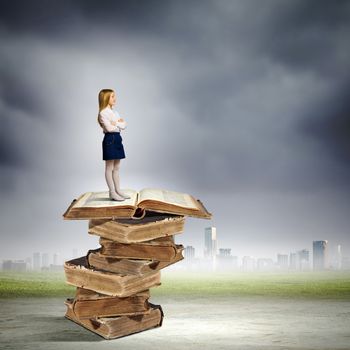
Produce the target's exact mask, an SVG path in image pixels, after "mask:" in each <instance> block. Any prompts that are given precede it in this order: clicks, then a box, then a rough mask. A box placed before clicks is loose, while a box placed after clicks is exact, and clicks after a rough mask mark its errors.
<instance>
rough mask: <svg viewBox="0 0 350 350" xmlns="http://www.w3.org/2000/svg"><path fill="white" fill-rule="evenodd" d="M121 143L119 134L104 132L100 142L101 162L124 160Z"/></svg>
mask: <svg viewBox="0 0 350 350" xmlns="http://www.w3.org/2000/svg"><path fill="white" fill-rule="evenodd" d="M122 141H123V139H122V137H121V135H120V133H119V132H106V133H105V136H104V138H103V141H102V153H103V160H111V159H123V158H125V152H124V147H123V143H122Z"/></svg>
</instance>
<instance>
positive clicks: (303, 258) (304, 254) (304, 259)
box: [298, 249, 310, 271]
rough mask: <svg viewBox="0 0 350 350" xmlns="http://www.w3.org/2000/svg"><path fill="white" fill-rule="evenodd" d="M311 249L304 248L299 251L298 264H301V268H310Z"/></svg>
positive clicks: (303, 269)
mask: <svg viewBox="0 0 350 350" xmlns="http://www.w3.org/2000/svg"><path fill="white" fill-rule="evenodd" d="M309 255H310V254H309V250H308V249H303V250H299V251H298V265H299V270H301V271H305V270H309V269H310V264H309Z"/></svg>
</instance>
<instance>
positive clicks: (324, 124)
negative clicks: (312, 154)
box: [299, 79, 350, 175]
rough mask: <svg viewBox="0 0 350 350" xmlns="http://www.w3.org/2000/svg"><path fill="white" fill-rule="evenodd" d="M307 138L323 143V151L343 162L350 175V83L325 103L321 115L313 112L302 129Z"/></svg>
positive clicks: (320, 109) (329, 97)
mask: <svg viewBox="0 0 350 350" xmlns="http://www.w3.org/2000/svg"><path fill="white" fill-rule="evenodd" d="M299 128H300V129H299V130H300V131H301V132H302V133H303V134H304V135H306V136H307V137H313V138H315V139H316V140H317V142H319V144H320V145H321V147H322V151H323V152H324V153H326V154H328V156H330V157H331V158H332V159H335V160H336V161H337V162H340V163H341V164H342V166H343V167H345V168H347V171H348V172H349V173H348V174H347V175H349V174H350V79H349V81H348V82H346V84H344V85H341V86H340V87H339V88H338V90H336V92H335V93H334V94H333V95H332V94H331V95H330V96H328V98H326V99H325V100H324V101H322V103H321V106H320V108H319V110H318V111H317V114H316V112H315V111H310V115H307V116H305V118H304V119H303V120H302V122H301V123H300V125H299Z"/></svg>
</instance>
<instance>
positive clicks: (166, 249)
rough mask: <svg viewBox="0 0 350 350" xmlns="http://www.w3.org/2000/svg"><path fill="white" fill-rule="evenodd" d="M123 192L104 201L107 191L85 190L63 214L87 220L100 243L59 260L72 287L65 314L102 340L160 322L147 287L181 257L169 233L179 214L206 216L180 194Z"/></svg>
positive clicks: (178, 227)
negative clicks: (117, 198) (79, 254)
mask: <svg viewBox="0 0 350 350" xmlns="http://www.w3.org/2000/svg"><path fill="white" fill-rule="evenodd" d="M124 192H126V193H127V194H128V195H129V196H130V197H131V198H130V199H127V200H124V201H122V202H118V201H112V200H110V199H109V197H108V192H88V193H85V194H83V195H81V196H80V197H79V198H78V199H74V200H73V201H72V203H71V205H70V206H69V207H68V209H67V211H66V212H65V213H64V214H63V217H64V219H67V220H75V219H86V220H89V229H88V233H89V234H91V235H97V236H99V243H100V248H98V249H94V250H90V251H88V252H87V254H86V256H83V257H79V258H75V259H73V260H69V261H66V262H65V264H64V270H65V275H66V281H67V283H68V284H71V285H73V286H76V287H77V289H76V294H75V297H74V298H69V299H67V300H66V302H65V304H66V306H67V312H66V315H65V316H66V317H67V318H68V319H70V320H72V321H74V322H76V323H78V324H79V325H81V326H83V327H85V328H87V329H89V330H91V331H92V332H94V333H97V334H99V335H101V336H102V337H104V338H106V339H114V338H118V337H122V336H125V335H129V334H132V333H137V332H140V331H144V330H147V329H151V328H155V327H160V326H161V325H162V321H163V310H162V308H161V306H160V305H154V304H152V303H150V302H149V298H150V292H149V289H150V288H152V287H156V286H159V285H160V284H161V282H160V270H161V269H163V268H165V267H167V266H169V265H172V264H174V263H176V262H178V261H180V260H182V259H183V249H184V248H183V246H182V245H181V244H175V241H174V235H175V234H179V233H182V232H183V230H184V223H185V216H192V217H198V218H205V219H210V218H211V214H210V213H209V212H208V211H207V210H206V209H205V207H204V206H203V204H202V203H201V202H200V201H199V200H196V199H195V198H194V197H192V196H190V195H188V194H185V193H179V192H174V191H167V190H161V189H144V190H142V191H139V192H136V191H134V190H125V191H124Z"/></svg>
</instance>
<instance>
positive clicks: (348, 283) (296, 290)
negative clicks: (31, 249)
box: [0, 271, 350, 300]
mask: <svg viewBox="0 0 350 350" xmlns="http://www.w3.org/2000/svg"><path fill="white" fill-rule="evenodd" d="M161 281H162V285H161V286H160V287H157V288H153V289H152V295H153V296H169V297H176V296H179V297H189V296H191V297H210V296H211V297H221V296H222V297H229V296H270V297H287V298H321V299H322V298H326V299H345V300H350V272H349V271H347V272H340V271H339V272H338V271H334V272H303V273H268V272H264V273H263V272H261V273H232V274H228V273H225V274H218V273H216V274H214V273H207V274H204V273H198V272H174V271H171V272H167V271H163V272H162V279H161ZM74 292H75V287H72V286H69V285H67V284H66V283H65V276H64V273H63V272H36V273H35V272H31V273H13V272H12V273H9V272H0V298H17V297H64V298H65V297H70V296H74Z"/></svg>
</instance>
